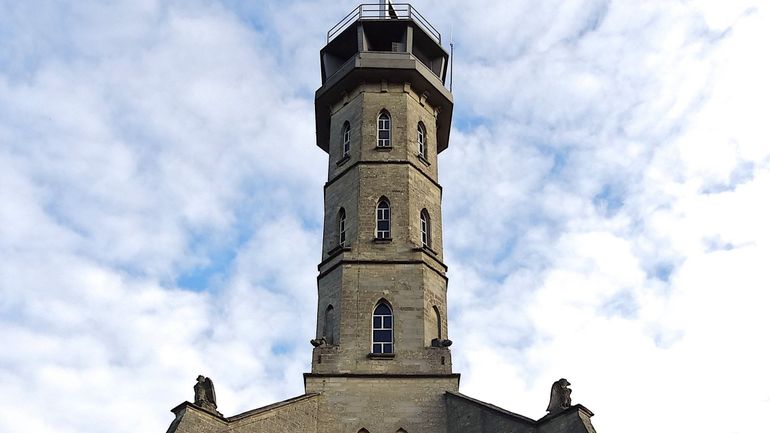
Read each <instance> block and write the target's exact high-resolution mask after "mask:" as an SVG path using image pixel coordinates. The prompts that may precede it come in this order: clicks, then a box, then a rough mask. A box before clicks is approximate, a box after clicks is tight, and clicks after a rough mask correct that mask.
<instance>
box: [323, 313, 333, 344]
mask: <svg viewBox="0 0 770 433" xmlns="http://www.w3.org/2000/svg"><path fill="white" fill-rule="evenodd" d="M323 337H324V338H325V339H326V344H334V307H332V306H331V305H329V306H328V307H326V312H325V313H324V329H323Z"/></svg>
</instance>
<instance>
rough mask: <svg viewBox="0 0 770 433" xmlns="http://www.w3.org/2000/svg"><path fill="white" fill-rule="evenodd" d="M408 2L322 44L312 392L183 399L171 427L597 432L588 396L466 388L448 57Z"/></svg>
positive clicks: (235, 431) (322, 432) (308, 381)
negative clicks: (446, 204) (501, 404)
mask: <svg viewBox="0 0 770 433" xmlns="http://www.w3.org/2000/svg"><path fill="white" fill-rule="evenodd" d="M362 10H363V9H359V13H360V14H362V13H363V12H361V11H362ZM406 10H407V11H408V15H407V16H405V17H401V16H400V15H399V13H398V11H396V10H395V9H394V10H391V11H390V12H388V13H387V14H386V12H387V11H385V10H384V9H383V11H382V15H377V16H375V17H365V16H363V15H361V16H359V19H358V20H357V21H355V22H353V23H352V24H351V25H350V26H348V27H347V28H345V29H338V30H339V31H338V32H337V33H338V34H337V35H336V36H334V37H333V38H332V39H331V42H330V43H329V44H328V45H327V46H326V47H325V48H324V49H323V50H322V51H321V59H322V71H323V72H322V75H323V85H322V87H321V88H320V89H319V90H318V92H317V93H316V129H317V144H318V145H319V147H321V148H322V149H324V150H325V151H326V152H327V153H328V154H329V166H328V167H329V168H328V179H327V182H326V185H325V187H324V230H323V243H322V252H321V255H322V257H321V263H320V264H319V265H318V271H319V275H318V316H317V327H316V335H315V338H313V340H312V343H313V346H314V349H313V354H312V368H311V372H310V373H306V374H305V392H306V394H304V395H302V396H299V397H296V398H294V399H291V400H286V401H284V402H280V403H276V404H274V405H270V406H267V407H264V408H260V409H255V410H252V411H249V412H246V413H243V414H241V415H237V416H234V417H230V418H225V417H223V416H222V415H220V414H219V413H217V412H216V411H214V410H207V409H205V408H204V407H203V406H201V405H198V406H196V405H194V404H190V403H183V404H181V405H179V406H177V407H176V408H175V409H174V410H173V412H174V413H175V415H176V418H175V420H174V422H173V423H172V425H171V427H170V428H169V430H168V432H169V433H220V432H221V433H224V432H232V433H263V432H264V433H267V432H270V433H283V432H295V433H296V432H306V433H362V432H363V433H407V432H412V433H417V432H419V433H460V432H462V433H492V432H494V433H595V432H594V431H593V427H592V426H591V423H590V421H589V418H590V416H591V415H592V414H591V413H590V411H588V410H587V409H585V408H584V407H582V406H580V405H577V406H573V407H568V408H566V409H565V410H563V411H561V412H558V413H556V412H555V413H553V414H550V415H548V416H547V417H544V418H543V419H541V420H539V421H535V420H532V419H530V418H526V417H524V416H521V415H517V414H514V413H512V412H508V411H505V410H503V409H500V408H497V407H495V406H492V405H489V404H487V403H483V402H480V401H478V400H474V399H472V398H469V397H466V396H463V395H462V394H459V392H458V390H459V382H460V375H459V374H455V373H453V371H452V358H451V353H450V350H449V346H450V345H451V341H450V340H449V339H448V338H447V336H448V333H449V330H448V327H447V276H446V271H447V267H446V265H445V264H444V262H443V234H442V223H441V220H442V219H441V198H442V189H441V186H440V184H439V182H438V154H439V153H440V152H441V151H443V150H445V149H446V148H447V147H448V140H449V130H450V126H451V117H452V116H451V113H452V108H453V102H452V96H451V93H450V92H449V91H448V90H447V89H446V88H445V87H444V80H445V78H446V71H447V70H446V67H447V59H448V55H447V53H446V51H445V50H444V49H443V48H441V45H440V43H439V40H440V36H438V35H437V33H435V32H434V31H433V32H432V31H429V30H426V28H427V27H425V26H424V23H423V22H422V21H420V22H418V21H414V20H413V19H412V18H413V17H412V15H411V13H412V9H411V8H409V9H406ZM431 28H432V27H431ZM383 113H387V122H385V123H383V122H382V118H383V117H382V116H383ZM383 125H384V126H383ZM383 131H384V132H383ZM382 137H387V139H388V140H387V142H386V143H385V145H383V141H382V140H379V141H378V139H380V138H382ZM381 203H385V204H386V206H385V208H387V213H379V211H378V207H380V204H381ZM383 215H387V218H385V217H384V216H383ZM378 220H379V222H378ZM385 220H387V224H386V225H382V224H383V221H385ZM382 227H387V228H388V229H389V230H388V234H387V235H383V230H382ZM378 230H379V232H378ZM343 233H344V236H343ZM379 306H385V307H387V308H384V310H382V311H385V313H381V312H380V313H377V311H380V310H379V308H378V307H379ZM383 317H384V318H383ZM378 332H379V333H378ZM384 336H387V337H384ZM212 386H213V385H212ZM212 396H213V392H212ZM213 407H216V406H215V405H214V406H213ZM565 407H566V406H565Z"/></svg>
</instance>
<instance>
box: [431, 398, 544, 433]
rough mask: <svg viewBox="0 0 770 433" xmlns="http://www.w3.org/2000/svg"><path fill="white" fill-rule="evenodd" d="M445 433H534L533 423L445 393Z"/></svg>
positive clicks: (491, 407)
mask: <svg viewBox="0 0 770 433" xmlns="http://www.w3.org/2000/svg"><path fill="white" fill-rule="evenodd" d="M446 413H447V427H448V428H447V433H536V432H537V430H536V428H535V421H534V420H531V419H529V418H526V417H523V416H521V415H517V414H515V413H513V412H508V411H506V410H504V409H501V408H499V407H496V406H493V405H490V404H488V403H484V402H482V401H479V400H475V399H472V398H470V397H467V396H464V395H461V394H456V393H447V395H446Z"/></svg>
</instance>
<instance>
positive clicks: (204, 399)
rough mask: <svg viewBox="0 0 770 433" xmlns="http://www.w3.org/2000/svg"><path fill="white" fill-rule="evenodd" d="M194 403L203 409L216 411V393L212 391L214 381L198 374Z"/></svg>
mask: <svg viewBox="0 0 770 433" xmlns="http://www.w3.org/2000/svg"><path fill="white" fill-rule="evenodd" d="M193 390H194V391H195V403H194V404H195V405H196V406H198V407H202V408H203V409H206V410H209V411H212V412H217V394H216V392H214V382H212V381H211V379H209V378H208V377H204V376H198V379H196V383H195V386H193Z"/></svg>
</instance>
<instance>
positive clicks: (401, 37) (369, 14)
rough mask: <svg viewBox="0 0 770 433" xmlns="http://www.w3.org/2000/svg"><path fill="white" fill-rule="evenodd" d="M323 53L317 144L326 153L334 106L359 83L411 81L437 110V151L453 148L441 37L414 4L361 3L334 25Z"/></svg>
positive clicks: (419, 93)
mask: <svg viewBox="0 0 770 433" xmlns="http://www.w3.org/2000/svg"><path fill="white" fill-rule="evenodd" d="M326 39H327V43H326V46H325V47H324V48H323V49H321V53H320V54H321V87H320V88H319V89H318V90H317V91H316V102H315V110H316V141H317V145H318V146H319V147H320V148H322V149H324V150H325V151H327V152H328V150H329V127H330V126H329V122H330V113H331V107H332V106H333V105H334V104H335V103H337V102H338V101H339V100H341V99H342V98H343V95H345V94H346V93H349V92H351V91H352V90H354V89H355V88H356V87H358V86H359V85H360V84H361V83H377V82H388V83H405V84H406V83H408V84H409V85H410V87H411V89H412V90H413V91H414V92H416V93H417V94H418V95H420V96H421V98H424V100H425V101H426V102H427V103H429V104H430V105H431V106H433V107H435V108H436V110H437V111H438V115H437V125H438V129H437V131H436V140H437V144H438V151H439V152H441V151H442V150H444V149H446V148H447V147H448V144H449V129H450V124H451V119H452V108H453V105H454V103H453V100H452V94H451V93H450V92H449V90H448V89H447V88H446V87H445V86H444V83H445V80H446V76H447V69H448V64H449V53H447V51H446V50H445V49H444V48H443V47H442V46H441V33H439V32H438V30H436V28H435V27H434V26H433V25H431V23H430V22H428V20H426V19H425V18H424V17H423V16H422V15H421V14H420V13H419V12H418V11H417V10H416V9H415V8H414V7H413V6H412V5H411V4H408V3H390V4H387V5H382V4H361V5H359V6H358V7H356V8H355V9H353V10H352V11H351V12H350V13H349V14H347V15H346V16H345V17H344V18H343V19H342V20H340V21H339V22H338V23H337V24H335V25H334V26H333V27H332V28H331V29H330V30H329V31H328V32H327V35H326Z"/></svg>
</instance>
